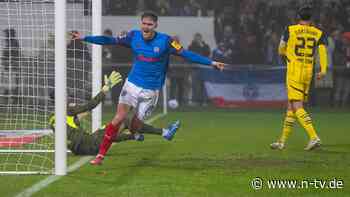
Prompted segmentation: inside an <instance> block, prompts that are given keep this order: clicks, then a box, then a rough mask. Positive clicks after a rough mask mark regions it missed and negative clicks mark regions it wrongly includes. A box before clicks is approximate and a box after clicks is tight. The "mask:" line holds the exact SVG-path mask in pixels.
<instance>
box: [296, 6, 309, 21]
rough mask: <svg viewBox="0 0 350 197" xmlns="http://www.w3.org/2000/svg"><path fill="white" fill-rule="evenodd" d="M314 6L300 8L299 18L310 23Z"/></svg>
mask: <svg viewBox="0 0 350 197" xmlns="http://www.w3.org/2000/svg"><path fill="white" fill-rule="evenodd" d="M312 11H313V10H312V6H311V5H304V6H302V7H300V8H299V10H298V16H299V18H300V19H301V20H303V21H309V20H311V17H312Z"/></svg>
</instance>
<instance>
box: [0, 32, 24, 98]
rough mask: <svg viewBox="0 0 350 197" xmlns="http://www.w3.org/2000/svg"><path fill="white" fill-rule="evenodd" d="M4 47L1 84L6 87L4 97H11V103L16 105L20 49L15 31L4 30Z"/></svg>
mask: <svg viewBox="0 0 350 197" xmlns="http://www.w3.org/2000/svg"><path fill="white" fill-rule="evenodd" d="M4 34H5V47H4V48H3V49H2V57H1V62H2V69H3V71H4V74H3V76H2V77H3V83H6V85H7V87H10V88H5V90H4V94H5V95H13V96H12V98H11V99H12V102H13V103H17V100H18V91H19V89H18V84H19V81H20V67H19V66H20V63H19V61H20V57H21V49H20V46H19V43H18V39H17V37H16V30H14V29H5V30H4Z"/></svg>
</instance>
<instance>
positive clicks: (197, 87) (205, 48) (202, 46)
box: [188, 33, 210, 105]
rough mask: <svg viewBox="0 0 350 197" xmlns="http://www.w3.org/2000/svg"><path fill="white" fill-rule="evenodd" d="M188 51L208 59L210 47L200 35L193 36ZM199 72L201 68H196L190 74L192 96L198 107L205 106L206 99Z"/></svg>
mask: <svg viewBox="0 0 350 197" xmlns="http://www.w3.org/2000/svg"><path fill="white" fill-rule="evenodd" d="M188 50H190V51H194V52H197V53H198V54H201V55H203V56H206V57H209V55H210V47H209V45H208V44H206V43H205V42H204V40H203V38H202V35H201V34H200V33H196V34H195V35H194V38H193V40H192V42H191V44H190V46H189V47H188ZM201 71H202V69H201V68H197V69H195V70H194V71H193V72H192V82H193V83H192V91H193V94H192V95H193V100H194V101H196V102H198V103H199V104H200V105H207V102H208V101H207V100H208V99H207V95H206V92H205V87H204V80H203V78H202V77H201V76H202V75H201Z"/></svg>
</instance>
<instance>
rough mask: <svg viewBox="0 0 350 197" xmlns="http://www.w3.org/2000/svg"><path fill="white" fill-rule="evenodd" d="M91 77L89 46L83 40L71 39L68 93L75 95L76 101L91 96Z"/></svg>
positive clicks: (68, 46) (68, 51) (87, 98)
mask: <svg viewBox="0 0 350 197" xmlns="http://www.w3.org/2000/svg"><path fill="white" fill-rule="evenodd" d="M72 32H76V31H75V30H74V31H72ZM91 78H92V76H91V56H90V53H89V49H88V47H87V46H86V45H85V43H83V42H82V41H81V40H78V39H76V40H71V41H70V42H69V44H68V45H67V79H68V81H67V86H68V94H69V95H73V96H74V97H73V98H72V99H74V102H77V100H80V101H85V100H89V99H90V98H91ZM69 99H71V98H69ZM72 102H73V101H72Z"/></svg>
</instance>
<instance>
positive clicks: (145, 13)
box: [141, 11, 158, 22]
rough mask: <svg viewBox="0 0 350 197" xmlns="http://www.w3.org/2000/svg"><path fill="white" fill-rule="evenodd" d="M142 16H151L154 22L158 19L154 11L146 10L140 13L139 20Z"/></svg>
mask: <svg viewBox="0 0 350 197" xmlns="http://www.w3.org/2000/svg"><path fill="white" fill-rule="evenodd" d="M143 18H151V19H152V20H153V21H154V22H157V21H158V16H157V14H156V13H154V12H151V11H147V12H144V13H143V14H142V15H141V20H142V19H143Z"/></svg>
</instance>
